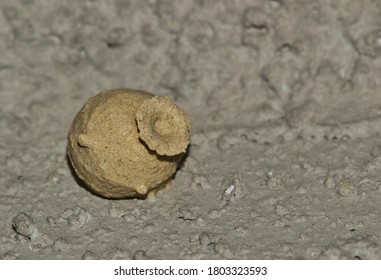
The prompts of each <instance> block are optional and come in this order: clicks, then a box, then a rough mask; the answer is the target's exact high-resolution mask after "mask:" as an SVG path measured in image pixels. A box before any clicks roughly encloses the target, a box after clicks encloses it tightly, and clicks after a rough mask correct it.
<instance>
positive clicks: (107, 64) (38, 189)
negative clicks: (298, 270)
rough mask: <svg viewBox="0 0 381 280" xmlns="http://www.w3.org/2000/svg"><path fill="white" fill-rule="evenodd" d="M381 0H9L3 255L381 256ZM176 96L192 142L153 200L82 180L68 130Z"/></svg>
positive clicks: (3, 48)
mask: <svg viewBox="0 0 381 280" xmlns="http://www.w3.org/2000/svg"><path fill="white" fill-rule="evenodd" d="M380 13H381V2H380V1H368V0H367V1H356V0H345V1H344V0H341V1H336V0H330V1H329V0H324V1H312V0H310V1H305V0H303V1H302V0H293V1H238V0H235V1H234V0H232V1H228V0H226V1H224V0H221V1H202V0H198V1H196V0H195V1H169V0H157V1H155V0H147V1H128V0H108V1H96V0H91V1H90V0H89V1H72V0H69V1H59V0H53V1H47V0H46V1H35V0H2V1H1V3H0V53H1V57H0V104H1V106H0V213H1V214H0V225H1V227H0V258H1V259H179V258H180V259H381V245H380V242H381V240H380V238H381V223H380V220H381V219H380V215H381V208H380V202H381V187H380V183H381V172H380V171H381V143H380V137H381V135H380V131H381V130H380V129H381V98H380V88H381V85H380V84H381V79H380V76H381V61H380V55H381V18H380V17H379V15H380ZM116 87H130V88H137V89H144V90H147V91H151V92H153V93H155V94H158V95H168V96H170V97H171V98H173V99H174V100H175V101H176V103H177V104H179V105H180V106H181V107H183V108H184V109H185V110H186V111H187V112H188V113H189V115H190V117H191V119H192V125H193V135H192V139H191V141H192V145H191V147H190V151H189V154H188V156H187V158H186V159H185V161H184V162H183V164H182V165H181V168H180V169H179V171H178V173H177V175H176V177H175V180H174V187H173V188H172V189H171V190H164V191H162V192H159V193H158V195H157V196H156V197H152V198H149V199H147V200H138V199H127V200H107V199H103V198H100V197H97V196H95V195H93V194H92V193H90V192H89V191H88V190H87V189H85V188H84V187H83V186H82V185H81V183H80V182H79V181H77V180H76V177H75V176H74V174H73V173H72V170H71V169H70V166H69V164H68V160H67V156H66V145H67V133H68V130H69V127H70V124H71V122H72V120H73V118H74V116H75V115H76V113H77V112H78V111H79V109H80V108H81V107H82V105H83V104H84V102H85V101H86V100H87V99H88V98H89V97H90V96H93V95H95V94H96V93H98V92H100V91H101V90H103V89H108V88H116Z"/></svg>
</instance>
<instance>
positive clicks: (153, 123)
mask: <svg viewBox="0 0 381 280" xmlns="http://www.w3.org/2000/svg"><path fill="white" fill-rule="evenodd" d="M136 122H137V125H138V129H139V137H140V139H142V140H143V141H144V143H145V144H146V145H147V146H148V148H149V149H150V150H153V151H156V152H157V153H158V154H159V155H163V156H164V155H165V156H174V155H177V154H180V153H184V152H185V151H186V148H187V147H188V144H189V138H190V130H191V125H190V121H189V118H188V115H187V114H186V113H185V112H184V111H183V110H182V109H180V108H179V107H177V106H176V105H175V104H174V103H173V102H172V100H171V99H170V98H169V97H159V96H155V97H152V98H151V99H149V100H147V101H145V102H144V103H143V104H142V105H141V106H140V107H139V109H138V110H137V112H136Z"/></svg>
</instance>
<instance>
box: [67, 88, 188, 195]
mask: <svg viewBox="0 0 381 280" xmlns="http://www.w3.org/2000/svg"><path fill="white" fill-rule="evenodd" d="M190 129H191V124H190V121H189V118H188V115H187V114H186V113H185V112H184V111H183V110H182V109H180V108H179V107H177V106H176V105H175V104H174V103H173V102H172V101H171V100H170V99H169V98H168V97H159V96H154V95H152V94H151V93H148V92H144V91H139V90H132V89H113V90H106V91H103V92H101V93H99V94H98V95H96V96H94V97H92V98H90V99H89V100H88V101H87V102H86V103H85V105H84V106H83V108H82V109H81V110H80V112H79V113H78V114H77V116H76V117H75V119H74V121H73V124H72V126H71V128H70V132H69V137H68V155H69V158H70V161H71V163H72V165H73V167H74V169H75V171H76V173H77V175H78V176H79V177H80V178H81V179H82V180H83V181H84V182H85V184H86V185H87V186H88V187H89V188H90V189H91V190H92V191H94V192H95V193H97V194H99V195H101V196H103V197H107V198H127V197H146V196H147V194H148V193H149V192H151V191H157V190H159V189H160V188H162V187H165V186H169V185H170V183H171V180H172V177H173V175H174V174H175V172H176V169H177V167H178V165H179V163H180V161H181V159H182V158H183V156H184V154H185V152H186V149H187V147H188V144H189V138H190Z"/></svg>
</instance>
